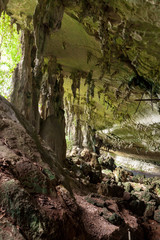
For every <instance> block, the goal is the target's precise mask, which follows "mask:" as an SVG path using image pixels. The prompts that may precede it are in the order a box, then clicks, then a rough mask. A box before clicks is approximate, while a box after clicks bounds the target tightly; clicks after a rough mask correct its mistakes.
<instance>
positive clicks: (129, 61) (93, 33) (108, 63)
mask: <svg viewBox="0 0 160 240" xmlns="http://www.w3.org/2000/svg"><path fill="white" fill-rule="evenodd" d="M44 2H45V1H44ZM50 2H52V1H48V3H50ZM60 2H62V4H61V5H62V6H63V8H64V13H62V14H63V19H62V24H61V26H59V30H57V31H49V32H48V34H46V36H45V41H44V46H43V56H44V58H46V59H47V57H48V56H56V58H57V61H58V63H59V64H61V65H62V68H63V71H64V75H65V82H64V90H65V94H64V101H65V104H70V105H73V106H74V107H73V108H72V109H73V111H75V112H78V113H79V114H80V115H81V120H82V121H86V118H88V120H89V122H90V125H91V126H92V127H93V128H95V129H96V130H101V129H105V128H112V127H114V126H116V125H117V124H120V123H121V124H122V125H121V133H118V132H116V134H117V135H119V136H122V135H123V134H122V132H123V133H124V132H125V131H126V132H127V136H130V134H131V133H130V132H129V131H130V130H129V129H130V127H127V130H126V126H125V127H124V126H123V125H124V122H125V121H126V120H128V119H129V126H130V124H132V122H134V124H135V123H136V124H141V121H142V119H144V118H149V117H151V116H152V117H153V116H156V124H158V123H157V122H159V120H157V119H159V101H158V100H155V101H152V99H158V98H159V92H160V90H159V86H160V80H159V77H160V51H159V50H160V41H159V39H160V18H159V16H160V1H158V0H101V1H100V0H98V1H92V0H87V1H80V0H77V1H65V0H64V1H60ZM37 4H38V1H37V0H9V1H8V5H7V12H8V13H9V14H10V15H11V16H12V18H13V19H15V20H16V22H17V23H18V24H19V25H20V26H21V28H22V29H23V28H29V29H30V31H34V27H33V15H34V12H35V9H36V7H37ZM58 4H59V3H58ZM48 6H49V5H48ZM59 9H60V8H59ZM46 11H48V12H47V14H50V15H52V19H53V22H54V21H55V19H54V18H56V17H58V14H57V13H56V11H55V12H52V13H50V9H48V10H46ZM47 16H48V15H47ZM44 21H45V20H44ZM55 22H56V21H55ZM55 22H54V23H53V25H54V24H55ZM70 76H71V77H70ZM77 76H78V77H77ZM79 76H80V77H81V80H80V87H79V89H78V87H75V88H76V89H73V87H74V86H73V81H75V79H76V77H77V78H79ZM89 78H90V80H92V81H91V82H89V83H88V82H87V81H90V80H89ZM73 92H74V94H73ZM75 92H76V94H75ZM87 95H89V96H87ZM141 99H143V101H140V100H141ZM144 99H151V100H149V101H144ZM135 100H136V101H135ZM84 113H85V114H84ZM86 113H87V114H86ZM88 114H89V117H88ZM151 120H153V122H152V121H151ZM151 120H148V121H151V122H150V123H152V124H154V123H155V122H154V119H151ZM115 129H116V128H115ZM115 131H117V129H116V130H115ZM150 132H151V135H152V132H153V129H152V130H150ZM122 137H124V136H122ZM125 138H126V135H125ZM129 138H130V137H128V139H129ZM136 138H137V135H136V136H135V139H136ZM128 141H129V140H128ZM157 141H158V140H157ZM157 144H159V143H158V142H157Z"/></svg>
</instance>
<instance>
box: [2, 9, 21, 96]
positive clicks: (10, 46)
mask: <svg viewBox="0 0 160 240" xmlns="http://www.w3.org/2000/svg"><path fill="white" fill-rule="evenodd" d="M21 55H22V54H21V44H20V33H18V32H17V26H16V24H11V18H10V17H9V16H8V15H7V14H6V13H4V12H3V13H2V15H1V18H0V94H1V95H3V96H4V97H6V98H9V96H10V94H11V90H12V88H11V82H12V81H11V79H12V73H13V71H14V69H15V67H16V65H17V63H19V62H20V59H21Z"/></svg>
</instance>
